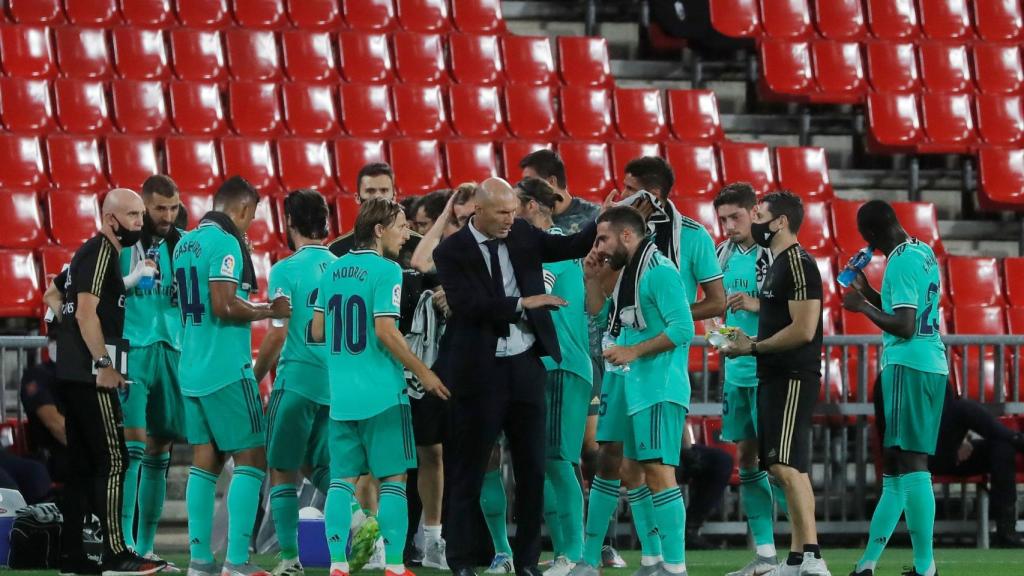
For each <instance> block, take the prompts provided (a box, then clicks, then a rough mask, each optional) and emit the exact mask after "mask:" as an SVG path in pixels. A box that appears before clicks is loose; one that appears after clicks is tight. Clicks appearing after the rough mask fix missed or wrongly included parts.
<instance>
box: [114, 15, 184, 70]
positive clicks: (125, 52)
mask: <svg viewBox="0 0 1024 576" xmlns="http://www.w3.org/2000/svg"><path fill="white" fill-rule="evenodd" d="M111 38H112V40H113V46H114V68H115V69H116V70H117V75H118V76H120V77H121V78H126V79H129V80H166V79H167V78H168V77H169V76H170V75H171V66H170V60H169V59H168V57H167V47H166V41H165V39H164V33H163V31H161V30H142V29H136V28H127V27H125V28H114V29H113V30H112V31H111Z"/></svg>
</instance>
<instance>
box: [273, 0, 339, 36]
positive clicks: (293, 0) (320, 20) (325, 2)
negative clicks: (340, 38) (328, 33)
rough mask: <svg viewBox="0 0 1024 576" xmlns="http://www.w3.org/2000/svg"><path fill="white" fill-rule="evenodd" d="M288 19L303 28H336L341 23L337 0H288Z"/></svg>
mask: <svg viewBox="0 0 1024 576" xmlns="http://www.w3.org/2000/svg"><path fill="white" fill-rule="evenodd" d="M286 4H287V7H288V19H289V20H291V22H292V24H294V25H295V27H296V28H299V29H302V30H307V31H308V30H334V29H337V28H338V27H339V26H340V24H341V6H339V4H338V1H337V0H287V2H286Z"/></svg>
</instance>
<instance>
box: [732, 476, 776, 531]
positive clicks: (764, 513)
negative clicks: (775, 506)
mask: <svg viewBox="0 0 1024 576" xmlns="http://www.w3.org/2000/svg"><path fill="white" fill-rule="evenodd" d="M740 502H742V503H743V511H744V512H746V513H747V526H748V527H749V528H750V534H751V536H753V537H754V545H755V546H764V545H771V546H774V545H775V530H774V528H773V527H772V486H771V483H770V482H768V473H767V472H764V471H762V470H757V469H750V470H748V469H740Z"/></svg>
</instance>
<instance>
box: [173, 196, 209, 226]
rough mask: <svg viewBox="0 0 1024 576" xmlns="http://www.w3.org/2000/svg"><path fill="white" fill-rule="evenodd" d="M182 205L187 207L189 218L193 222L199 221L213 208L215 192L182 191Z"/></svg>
mask: <svg viewBox="0 0 1024 576" xmlns="http://www.w3.org/2000/svg"><path fill="white" fill-rule="evenodd" d="M181 205H182V206H184V207H185V211H186V212H188V214H189V218H191V219H192V221H193V222H198V221H199V220H200V219H201V218H202V217H203V216H205V215H206V213H207V212H209V211H210V210H213V194H202V193H198V192H182V193H181Z"/></svg>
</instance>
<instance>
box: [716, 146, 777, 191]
mask: <svg viewBox="0 0 1024 576" xmlns="http://www.w3.org/2000/svg"><path fill="white" fill-rule="evenodd" d="M718 152H719V155H720V157H721V163H722V183H723V184H731V183H733V182H749V183H750V185H751V186H753V187H754V190H755V191H757V193H758V194H765V193H767V192H770V191H771V190H772V189H773V188H774V187H775V176H773V171H772V159H771V153H770V151H769V150H768V145H767V144H761V143H757V142H722V143H720V144H719V145H718Z"/></svg>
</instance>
